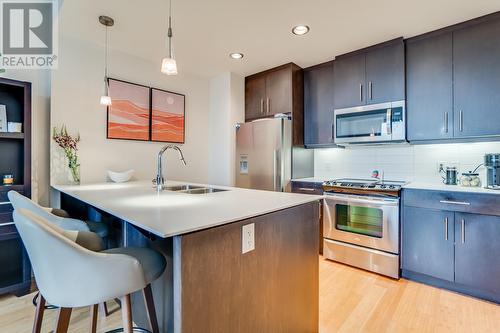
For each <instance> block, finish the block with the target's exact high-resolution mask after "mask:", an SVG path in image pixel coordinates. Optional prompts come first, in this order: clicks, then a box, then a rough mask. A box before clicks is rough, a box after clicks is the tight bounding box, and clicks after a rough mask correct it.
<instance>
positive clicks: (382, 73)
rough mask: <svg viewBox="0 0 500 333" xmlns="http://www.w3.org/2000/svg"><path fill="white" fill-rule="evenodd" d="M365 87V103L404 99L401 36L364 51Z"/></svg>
mask: <svg viewBox="0 0 500 333" xmlns="http://www.w3.org/2000/svg"><path fill="white" fill-rule="evenodd" d="M366 89H367V91H366V95H367V96H366V104H376V103H384V102H393V101H401V100H404V99H405V52H404V43H403V39H402V38H401V39H397V40H395V41H391V42H389V43H388V44H387V45H386V46H381V47H375V48H374V49H373V50H371V51H369V52H367V53H366Z"/></svg>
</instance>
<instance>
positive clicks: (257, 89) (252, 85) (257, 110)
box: [245, 76, 266, 119]
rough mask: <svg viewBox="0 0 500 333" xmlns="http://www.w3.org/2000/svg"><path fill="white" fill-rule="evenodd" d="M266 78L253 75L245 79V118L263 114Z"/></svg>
mask: <svg viewBox="0 0 500 333" xmlns="http://www.w3.org/2000/svg"><path fill="white" fill-rule="evenodd" d="M265 100H266V78H265V76H255V77H252V78H250V79H247V80H246V81H245V118H246V119H257V118H260V117H264V116H265V109H264V108H265V106H264V104H265Z"/></svg>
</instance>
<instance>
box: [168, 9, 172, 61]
mask: <svg viewBox="0 0 500 333" xmlns="http://www.w3.org/2000/svg"><path fill="white" fill-rule="evenodd" d="M167 36H168V57H169V58H171V59H172V36H173V34H172V0H169V5H168V31H167Z"/></svg>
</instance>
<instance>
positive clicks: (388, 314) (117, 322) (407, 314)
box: [0, 258, 500, 333]
mask: <svg viewBox="0 0 500 333" xmlns="http://www.w3.org/2000/svg"><path fill="white" fill-rule="evenodd" d="M319 261H320V320H319V321H320V322H319V326H320V332H321V333H330V332H348V333H352V332H377V333H378V332H398V333H401V332H404V333H407V332H418V333H425V332H450V333H451V332H453V333H459V332H467V333H489V332H492V333H493V332H500V306H499V305H496V304H493V303H488V302H485V301H481V300H478V299H475V298H472V297H467V296H462V295H459V294H456V293H452V292H449V291H445V290H441V289H437V288H433V287H429V286H426V285H423V284H419V283H415V282H411V281H407V280H404V279H401V280H399V281H395V280H392V279H389V278H385V277H382V276H379V275H376V274H372V273H369V272H365V271H363V270H359V269H356V268H352V267H349V266H345V265H341V264H337V263H334V262H331V261H328V260H325V259H323V258H320V259H319ZM32 297H33V296H32V295H28V296H24V297H21V298H17V297H13V296H7V297H2V298H0V332H8V333H26V332H30V331H31V325H32V322H33V316H34V307H33V306H32V304H31V299H32ZM109 309H110V311H112V312H113V313H112V314H111V315H110V316H109V317H107V318H106V319H103V318H100V319H99V325H98V332H104V331H106V330H110V329H113V328H116V327H119V326H121V317H120V315H121V314H120V311H116V310H117V305H116V303H114V302H109ZM89 314H90V312H89V309H88V308H82V309H77V310H75V311H74V312H73V314H72V316H71V324H70V332H74V333H80V332H81V333H84V332H88V331H89V325H90V320H89ZM55 315H56V311H55V310H48V311H46V312H45V320H44V324H43V329H42V332H44V333H45V332H51V331H52V330H53V328H54V320H55ZM235 333H236V332H235Z"/></svg>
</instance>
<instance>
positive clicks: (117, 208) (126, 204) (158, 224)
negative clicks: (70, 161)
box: [52, 181, 321, 238]
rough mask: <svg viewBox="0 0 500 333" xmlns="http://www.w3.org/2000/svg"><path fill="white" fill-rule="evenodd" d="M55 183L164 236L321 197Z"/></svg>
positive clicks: (134, 184) (59, 188)
mask: <svg viewBox="0 0 500 333" xmlns="http://www.w3.org/2000/svg"><path fill="white" fill-rule="evenodd" d="M181 184H187V182H167V184H166V185H167V186H173V185H181ZM189 184H191V185H200V186H209V185H204V184H194V183H189ZM52 187H53V188H54V189H56V190H57V191H60V192H62V193H64V194H67V195H69V196H71V197H73V198H76V199H78V200H80V201H82V202H84V203H86V204H88V205H91V206H94V207H96V208H98V209H101V210H103V211H105V212H107V213H109V214H111V215H114V216H116V217H118V218H120V219H122V220H124V221H126V222H128V223H130V224H132V225H135V226H137V227H139V228H142V229H144V230H147V231H149V232H151V233H153V234H155V235H157V236H159V237H162V238H167V237H172V236H177V235H182V234H186V233H189V232H193V231H197V230H203V229H207V228H211V227H215V226H219V225H223V224H227V223H231V222H236V221H240V220H245V219H249V218H252V217H256V216H259V215H264V214H267V213H271V212H275V211H278V210H283V209H286V208H290V207H294V206H299V205H302V204H305V203H309V202H313V201H317V200H320V199H321V197H320V196H315V195H313V196H311V195H305V194H295V193H283V192H270V191H259V190H249V189H242V188H235V187H224V186H215V188H218V189H224V190H227V191H222V192H215V193H207V194H187V193H180V192H174V191H162V192H160V193H157V192H156V190H155V189H154V188H153V187H152V185H151V182H148V181H134V182H128V183H122V184H115V183H98V184H88V185H74V186H71V185H53V186H52ZM210 187H214V186H211V185H210Z"/></svg>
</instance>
